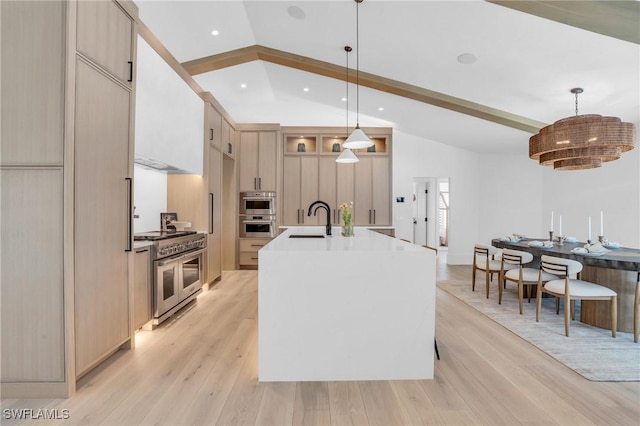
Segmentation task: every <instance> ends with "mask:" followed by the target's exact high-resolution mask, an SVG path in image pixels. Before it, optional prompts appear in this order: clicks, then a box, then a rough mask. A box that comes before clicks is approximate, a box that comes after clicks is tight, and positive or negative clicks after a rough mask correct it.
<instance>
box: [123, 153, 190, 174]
mask: <svg viewBox="0 0 640 426" xmlns="http://www.w3.org/2000/svg"><path fill="white" fill-rule="evenodd" d="M133 162H134V163H135V164H137V165H139V166H142V167H145V168H147V169H152V170H156V171H159V172H164V173H167V174H171V175H188V174H191V173H189V172H188V171H186V170H182V169H179V168H177V167H173V166H171V165H169V164H166V163H163V162H161V161H157V160H154V159H152V158H148V157H144V156H142V155H138V154H136V155H135V158H134V160H133Z"/></svg>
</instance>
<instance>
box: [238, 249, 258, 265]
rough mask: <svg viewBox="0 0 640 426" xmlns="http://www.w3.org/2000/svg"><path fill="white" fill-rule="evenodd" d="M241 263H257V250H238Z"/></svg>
mask: <svg viewBox="0 0 640 426" xmlns="http://www.w3.org/2000/svg"><path fill="white" fill-rule="evenodd" d="M240 264H241V265H258V252H257V251H255V252H240Z"/></svg>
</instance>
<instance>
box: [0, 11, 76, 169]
mask: <svg viewBox="0 0 640 426" xmlns="http://www.w3.org/2000/svg"><path fill="white" fill-rule="evenodd" d="M0 3H1V5H2V13H1V19H2V21H1V27H0V30H1V31H2V33H1V42H2V49H1V54H2V60H1V62H2V72H1V73H0V76H1V78H2V101H1V102H2V108H1V110H2V126H0V127H1V128H0V131H1V134H2V136H1V139H0V140H1V147H0V149H1V151H2V155H0V164H2V165H58V166H62V163H63V154H64V141H63V139H64V76H65V66H64V65H65V63H64V59H65V55H64V54H63V52H64V49H65V37H66V34H65V24H66V18H65V15H66V14H65V12H66V8H65V4H64V2H60V1H44V2H43V1H41V2H35V1H23V2H19V1H3V2H0ZM18 141H19V142H18Z"/></svg>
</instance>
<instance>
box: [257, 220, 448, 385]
mask: <svg viewBox="0 0 640 426" xmlns="http://www.w3.org/2000/svg"><path fill="white" fill-rule="evenodd" d="M332 233H333V234H334V235H333V236H326V237H320V236H323V235H324V227H292V228H288V229H287V230H286V231H284V232H283V233H282V234H281V235H279V236H278V237H277V238H275V239H274V240H272V241H271V242H270V243H269V244H267V245H266V246H265V247H263V248H262V249H261V250H260V251H259V252H258V257H259V265H260V266H259V269H258V358H259V373H258V378H259V380H260V381H263V382H264V381H333V380H401V379H432V378H433V357H434V332H435V276H436V273H435V253H434V252H433V251H432V250H428V249H425V248H423V247H420V246H417V245H414V244H410V243H406V242H404V241H401V240H398V239H395V238H392V237H389V236H387V235H382V234H379V233H376V232H373V231H370V230H368V229H366V228H356V229H355V236H354V237H343V236H341V235H340V228H338V227H334V228H333V230H332ZM292 236H293V237H292ZM313 236H315V237H313Z"/></svg>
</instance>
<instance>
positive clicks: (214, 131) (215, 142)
mask: <svg viewBox="0 0 640 426" xmlns="http://www.w3.org/2000/svg"><path fill="white" fill-rule="evenodd" d="M205 108H206V111H207V126H208V127H209V132H208V134H207V135H206V136H207V138H206V139H207V140H208V141H209V142H208V143H209V144H210V145H211V146H213V147H215V148H218V149H222V140H223V133H224V132H223V129H222V123H223V121H224V119H223V118H222V115H220V113H219V112H218V111H217V110H216V109H215V108H214V107H212V106H211V105H210V104H208V103H207V104H205ZM206 143H207V141H205V144H206Z"/></svg>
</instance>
